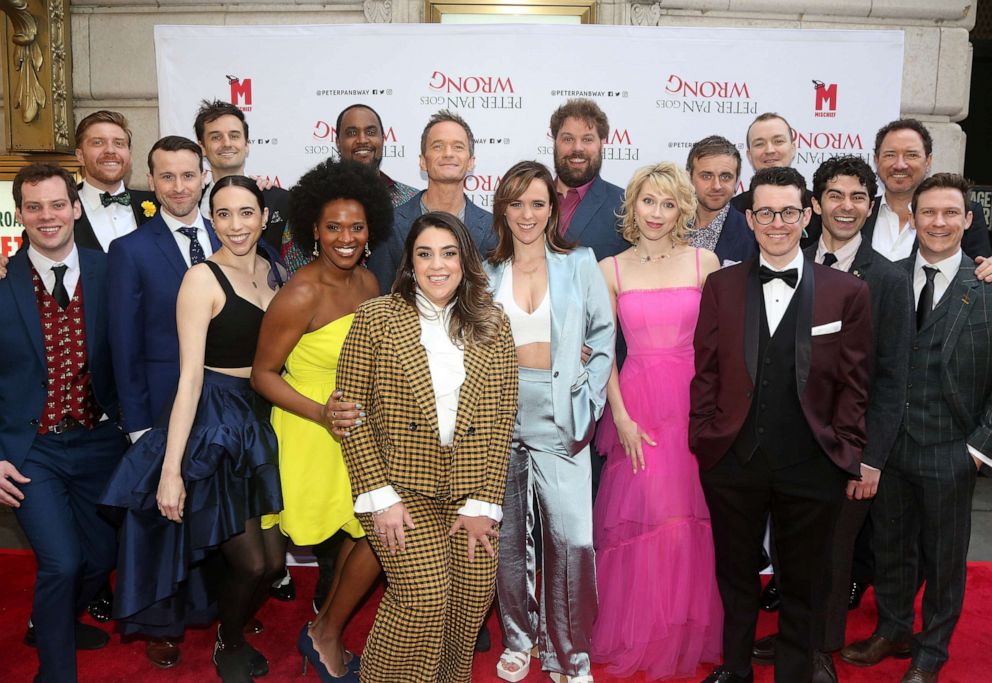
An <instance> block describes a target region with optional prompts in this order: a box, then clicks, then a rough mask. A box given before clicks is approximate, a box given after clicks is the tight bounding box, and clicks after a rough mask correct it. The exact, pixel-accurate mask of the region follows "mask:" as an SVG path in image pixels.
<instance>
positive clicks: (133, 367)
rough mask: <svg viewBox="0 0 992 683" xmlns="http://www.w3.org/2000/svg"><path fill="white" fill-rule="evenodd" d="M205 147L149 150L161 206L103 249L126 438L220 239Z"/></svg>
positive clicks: (169, 647) (165, 377)
mask: <svg viewBox="0 0 992 683" xmlns="http://www.w3.org/2000/svg"><path fill="white" fill-rule="evenodd" d="M203 181H204V173H203V151H202V150H201V149H200V146H199V145H198V144H196V143H195V142H193V141H192V140H189V139H187V138H184V137H180V136H178V135H170V136H167V137H164V138H162V139H161V140H159V141H158V142H156V143H155V144H154V145H153V146H152V148H151V151H150V152H149V153H148V185H149V187H151V188H152V190H153V191H154V192H155V196H156V198H157V199H158V201H159V203H160V204H161V207H162V208H161V211H159V212H158V214H157V215H156V216H155V217H154V218H153V219H152V220H150V221H149V222H148V223H147V224H145V225H144V226H143V227H142V229H141V230H137V231H135V232H132V233H131V234H129V235H125V236H124V237H120V238H118V239H116V240H114V241H113V242H112V243H111V245H110V254H109V264H108V270H109V288H110V346H111V349H112V350H113V362H114V372H115V375H116V378H117V393H118V394H119V396H120V401H121V413H122V418H123V423H124V429H125V430H126V431H127V432H128V434H129V435H130V437H131V440H132V441H135V440H137V439H138V438H139V437H140V436H141V435H142V434H143V433H144V432H145V431H147V430H148V429H149V428H151V427H152V426H154V425H155V424H162V423H164V422H163V421H164V420H166V419H168V411H169V409H170V408H171V402H172V398H173V395H174V393H175V389H176V384H177V383H178V382H179V336H178V332H177V331H176V297H177V295H178V294H179V286H180V284H181V283H182V280H183V277H184V276H185V275H186V270H187V269H188V268H189V267H190V265H192V264H195V263H199V262H200V261H202V260H204V259H205V258H206V257H207V256H210V255H211V254H212V253H213V252H214V250H215V249H218V248H219V246H220V244H219V242H218V241H217V237H216V235H214V232H213V228H212V227H211V225H210V222H209V221H208V220H207V219H205V218H204V217H203V216H201V215H200V210H199V203H200V195H201V194H202V193H203ZM181 633H182V627H181V626H179V625H177V627H176V630H175V632H174V633H158V634H150V635H156V636H160V637H161V638H162V639H158V640H150V641H148V644H147V647H146V652H147V654H148V658H149V659H150V660H151V661H152V663H153V664H155V665H157V666H160V667H163V668H168V667H170V666H174V665H175V664H176V663H177V662H178V661H179V648H178V646H177V645H176V644H175V643H174V641H173V640H170V639H169V638H175V637H178V636H179V635H181Z"/></svg>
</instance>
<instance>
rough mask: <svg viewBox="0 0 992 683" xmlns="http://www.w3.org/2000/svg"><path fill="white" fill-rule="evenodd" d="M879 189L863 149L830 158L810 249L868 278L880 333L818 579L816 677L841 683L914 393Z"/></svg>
mask: <svg viewBox="0 0 992 683" xmlns="http://www.w3.org/2000/svg"><path fill="white" fill-rule="evenodd" d="M877 189H878V188H877V184H876V181H875V172H874V171H873V170H872V169H871V167H870V166H869V165H868V164H867V163H866V162H865V161H864V160H863V159H861V158H860V157H856V156H844V157H834V158H831V159H828V160H827V161H825V162H823V163H822V164H821V165H820V167H819V168H818V169H817V170H816V172H815V173H814V174H813V211H814V213H816V214H817V215H819V216H820V217H821V218H822V223H823V232H822V233H821V234H820V239H819V241H818V242H817V244H816V245H812V246H809V247H807V248H806V250H805V255H806V257H807V258H809V259H813V260H814V261H815V262H816V263H820V264H823V265H825V266H830V267H831V268H834V269H835V270H840V271H843V272H846V273H851V274H852V275H854V276H855V277H858V278H861V279H862V280H864V281H865V283H867V285H868V293H869V295H870V296H871V318H872V329H873V332H874V338H875V359H874V363H873V364H872V376H871V389H870V392H869V395H868V410H867V413H866V417H865V422H866V425H867V438H868V441H867V443H866V444H865V449H864V452H863V454H862V458H861V480H860V481H857V480H854V479H852V480H851V481H849V482H848V484H847V499H846V500H845V501H844V502H843V503H842V505H841V508H840V514H839V515H838V517H837V519H836V520H835V522H834V527H833V532H832V534H831V536H830V537H829V541H828V543H826V544H825V550H826V553H825V555H824V556H823V561H822V563H821V565H820V566H821V570H822V571H821V574H820V579H819V580H818V581H817V582H816V584H815V592H814V600H813V610H814V611H813V618H814V623H813V646H814V656H813V679H812V681H813V683H836V681H837V674H836V671H835V670H834V663H833V658H832V657H831V655H830V654H829V653H831V652H834V651H836V650H839V649H841V647H843V645H844V629H845V626H846V624H847V611H848V606H849V603H850V599H851V595H852V594H856V595H858V596H860V593H861V592H863V590H864V588H865V587H866V586H867V585H868V584H870V583H871V581H872V570H873V561H872V553H871V545H870V539H871V526H870V524H865V520H866V519H867V517H868V511H869V509H870V506H871V502H872V499H873V498H874V496H875V492H876V490H877V488H878V480H879V476H880V473H881V470H882V468H883V467H884V466H885V461H886V459H887V458H888V455H889V452H890V451H891V449H892V444H893V443H894V442H895V439H896V434H897V432H898V430H899V422H900V420H901V419H902V411H903V405H904V403H905V401H906V398H905V396H906V375H907V373H908V371H909V340H910V336H911V333H912V332H911V330H912V310H913V309H912V303H911V301H912V299H911V297H912V289H911V288H910V283H909V278H908V277H907V275H906V273H905V272H904V271H903V270H902V269H901V268H899V267H898V266H897V265H895V264H894V263H892V262H891V261H889V260H888V259H886V258H885V257H884V256H882V255H881V254H879V253H877V252H876V251H875V250H874V249H872V246H871V241H870V240H867V239H863V238H862V235H861V230H862V228H863V227H864V224H865V220H866V219H867V218H868V215H869V213H871V209H872V199H873V197H874V196H875V192H876V191H877ZM852 554H853V555H854V580H853V582H852V579H851V576H852ZM776 637H777V636H775V635H772V636H768V637H766V638H762V639H761V640H759V641H757V642H756V643H755V645H754V652H753V654H754V656H755V659H756V660H759V661H760V660H761V659H767V660H768V661H769V663H770V661H771V660H772V659H773V658H774V647H775V639H776Z"/></svg>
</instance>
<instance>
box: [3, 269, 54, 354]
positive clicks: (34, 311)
mask: <svg viewBox="0 0 992 683" xmlns="http://www.w3.org/2000/svg"><path fill="white" fill-rule="evenodd" d="M7 267H8V274H7V277H8V279H9V280H10V287H11V289H13V291H14V301H15V302H17V310H18V311H19V312H20V314H21V319H22V320H23V321H24V327H25V329H27V331H28V336H29V337H30V338H31V345H32V346H33V347H34V350H35V353H37V354H38V360H40V361H41V364H42V366H45V367H47V363H46V361H45V344H44V341H43V340H42V338H41V314H40V313H38V301H37V299H36V298H35V294H34V285H33V284H32V282H31V262H30V261H29V260H28V253H27V250H23V251H19V252H18V253H17V254H15V255H14V256H12V257H11V258H10V263H9V264H8V266H7Z"/></svg>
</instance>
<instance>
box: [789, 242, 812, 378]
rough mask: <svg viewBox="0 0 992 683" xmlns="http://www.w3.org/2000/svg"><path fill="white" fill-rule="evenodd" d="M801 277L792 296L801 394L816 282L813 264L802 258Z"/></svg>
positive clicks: (807, 361) (806, 370)
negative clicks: (797, 299) (794, 307)
mask: <svg viewBox="0 0 992 683" xmlns="http://www.w3.org/2000/svg"><path fill="white" fill-rule="evenodd" d="M802 268H803V277H802V280H800V282H799V285H798V291H797V292H796V293H795V294H793V296H795V297H798V298H799V301H797V302H796V303H797V304H798V307H797V308H796V390H797V391H798V392H799V395H800V396H802V395H803V390H804V389H805V388H806V380H807V379H808V378H809V358H810V346H811V342H810V338H811V337H810V332H811V331H812V329H813V304H814V298H815V293H816V282H815V281H814V278H813V264H812V263H810V262H809V261H807V260H805V259H803V265H802Z"/></svg>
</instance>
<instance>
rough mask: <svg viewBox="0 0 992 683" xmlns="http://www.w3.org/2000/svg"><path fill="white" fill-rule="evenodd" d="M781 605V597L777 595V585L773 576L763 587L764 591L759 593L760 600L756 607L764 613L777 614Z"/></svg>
mask: <svg viewBox="0 0 992 683" xmlns="http://www.w3.org/2000/svg"><path fill="white" fill-rule="evenodd" d="M781 604H782V596H781V595H779V593H778V583H777V582H776V581H775V577H774V576H773V577H772V578H771V581H769V582H768V584H767V585H766V586H765V590H763V591H761V598H760V599H759V600H758V607H760V608H761V609H763V610H765V611H766V612H777V611H778V608H779V606H780V605H781Z"/></svg>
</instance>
